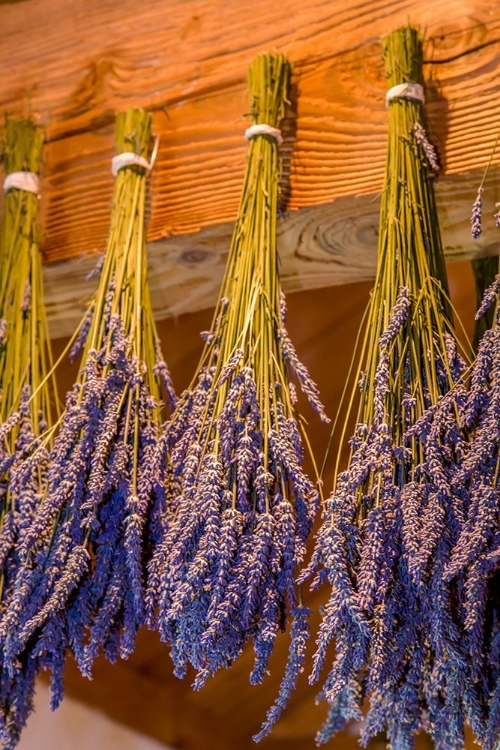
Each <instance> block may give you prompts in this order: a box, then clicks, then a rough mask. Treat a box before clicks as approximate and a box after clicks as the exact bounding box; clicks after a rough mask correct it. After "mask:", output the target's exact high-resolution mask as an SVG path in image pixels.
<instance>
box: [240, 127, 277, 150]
mask: <svg viewBox="0 0 500 750" xmlns="http://www.w3.org/2000/svg"><path fill="white" fill-rule="evenodd" d="M254 135H271V136H272V137H273V138H274V139H275V141H276V143H277V144H278V146H281V144H282V143H283V136H282V135H281V130H278V128H273V127H272V125H266V124H265V123H264V122H260V123H257V124H256V125H251V126H250V127H249V128H247V129H246V130H245V138H246V139H247V141H249V140H250V138H252V137H253V136H254Z"/></svg>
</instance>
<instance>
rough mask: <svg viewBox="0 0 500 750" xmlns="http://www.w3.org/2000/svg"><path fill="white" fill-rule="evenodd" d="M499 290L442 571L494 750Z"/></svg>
mask: <svg viewBox="0 0 500 750" xmlns="http://www.w3.org/2000/svg"><path fill="white" fill-rule="evenodd" d="M488 260H489V259H488ZM491 260H493V259H491ZM494 260H495V261H496V264H497V265H498V260H497V259H496V258H495V259H494ZM499 292H500V275H499V274H497V276H496V277H495V279H494V281H493V282H492V283H491V284H490V286H489V287H487V288H486V290H485V292H484V295H483V300H482V303H481V306H480V308H479V310H478V312H477V314H476V319H478V318H481V317H483V316H485V315H490V314H491V313H492V314H493V322H492V325H491V327H490V328H488V329H487V330H485V331H484V333H483V335H482V338H481V340H480V342H479V346H478V351H477V357H476V360H475V362H474V364H473V367H472V375H471V378H470V386H469V389H468V393H467V398H466V400H465V402H464V404H463V406H462V408H461V409H460V424H461V426H462V427H463V429H465V430H467V432H468V433H469V440H468V443H467V446H466V451H465V453H464V455H463V458H462V461H461V462H459V463H458V464H457V466H456V469H455V472H454V476H453V487H454V490H455V492H456V494H457V495H460V496H461V497H463V498H464V503H463V514H462V518H461V524H460V527H459V534H458V538H457V540H456V544H455V546H454V548H453V550H452V555H451V557H450V559H449V561H448V564H447V566H446V567H445V570H444V578H445V580H446V581H447V583H448V584H449V586H450V587H452V588H453V590H461V591H463V602H462V606H461V607H460V609H459V614H460V617H461V624H462V627H463V631H464V636H463V642H464V645H465V647H466V655H467V660H468V663H469V664H470V669H471V680H472V681H473V682H474V685H475V687H476V693H477V697H476V705H477V711H476V713H477V714H479V716H476V715H474V714H473V715H472V716H471V717H470V723H471V724H472V727H473V729H474V732H475V734H476V738H477V740H478V742H480V743H481V747H482V748H483V749H484V750H496V748H497V747H498V738H499V737H500V671H499V664H500V661H499V656H500V599H499V591H500V589H499V580H500V503H499V499H500V496H499V491H498V477H499V472H500V429H499V424H500V421H499V417H500V324H499V309H500V308H499V304H498V294H499Z"/></svg>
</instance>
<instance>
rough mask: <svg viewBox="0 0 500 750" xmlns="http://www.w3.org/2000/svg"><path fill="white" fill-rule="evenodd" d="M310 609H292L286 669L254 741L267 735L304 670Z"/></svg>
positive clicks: (258, 740) (301, 607)
mask: <svg viewBox="0 0 500 750" xmlns="http://www.w3.org/2000/svg"><path fill="white" fill-rule="evenodd" d="M310 614H311V610H310V609H308V608H307V607H303V606H300V607H297V608H296V609H294V610H292V617H293V620H292V628H291V633H290V651H289V657H288V662H287V666H286V671H285V674H284V676H283V680H282V682H281V685H280V690H279V694H278V697H277V699H276V701H275V703H274V705H273V706H272V707H271V708H270V709H269V711H268V712H267V718H266V721H265V722H264V723H263V725H262V728H261V730H260V732H259V733H258V734H256V735H255V736H254V738H253V739H254V742H260V740H262V739H264V737H267V735H268V734H269V733H270V731H271V729H272V728H273V726H274V724H275V723H276V722H277V721H278V719H279V718H280V716H281V713H282V712H283V711H284V709H285V708H286V706H287V704H288V701H289V699H290V695H291V694H292V692H293V691H294V689H295V686H296V684H297V679H298V677H299V675H300V674H301V672H303V671H304V665H305V655H306V646H307V641H308V638H309V616H310Z"/></svg>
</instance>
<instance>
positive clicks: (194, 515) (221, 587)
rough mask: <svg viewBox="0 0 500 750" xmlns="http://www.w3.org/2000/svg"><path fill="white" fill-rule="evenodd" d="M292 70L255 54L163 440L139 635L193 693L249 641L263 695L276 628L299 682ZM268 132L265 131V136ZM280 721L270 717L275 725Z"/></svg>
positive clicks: (311, 498) (308, 511) (300, 527)
mask: <svg viewBox="0 0 500 750" xmlns="http://www.w3.org/2000/svg"><path fill="white" fill-rule="evenodd" d="M289 77H290V65H289V63H288V62H287V60H286V58H285V57H283V56H282V55H269V54H263V55H260V56H259V57H257V58H256V59H255V61H254V62H253V63H252V65H251V67H250V72H249V93H250V103H251V119H252V124H254V125H258V124H261V125H262V124H264V125H267V126H268V128H267V131H268V132H263V133H262V132H258V131H257V132H255V131H252V132H253V134H252V133H248V135H249V136H250V138H249V147H248V157H247V164H246V173H245V179H244V184H243V192H242V197H241V202H240V207H239V211H238V219H237V221H236V226H235V230H234V234H233V239H232V244H231V248H230V252H229V258H228V263H227V268H226V272H225V277H224V280H223V283H222V288H221V292H220V296H219V301H218V304H217V307H216V310H215V315H214V322H213V327H212V330H211V331H210V332H208V333H205V334H203V336H204V338H205V341H206V344H205V347H204V351H203V354H202V357H201V361H200V363H199V366H198V370H197V374H196V376H195V378H194V380H193V382H192V384H191V386H190V387H189V389H188V390H187V391H185V392H184V393H183V394H182V396H181V398H180V401H179V404H178V406H177V409H176V411H175V413H174V414H173V417H172V419H171V421H170V423H169V424H168V426H167V429H166V431H165V433H164V438H163V439H164V442H165V447H166V451H167V453H168V462H169V466H170V471H171V473H172V476H173V482H174V486H175V487H176V491H175V492H174V493H173V495H174V497H175V502H174V503H173V505H172V506H171V508H170V521H169V523H168V524H166V527H165V533H164V535H163V537H162V538H161V539H160V541H159V543H158V544H157V547H156V550H155V553H154V555H153V558H152V560H151V563H150V565H149V584H148V610H149V624H150V626H151V627H156V628H158V630H159V632H160V634H161V638H162V639H163V640H165V641H167V642H169V643H170V644H171V655H172V659H173V662H174V667H175V670H174V671H175V674H176V675H177V676H179V677H181V676H183V675H184V674H185V672H186V668H187V665H188V664H189V663H190V664H192V665H193V666H194V668H195V669H196V670H197V671H198V673H197V677H196V680H195V683H194V686H195V687H196V688H199V687H201V686H202V685H203V684H204V683H205V681H206V680H207V679H208V678H209V677H210V675H212V674H214V673H215V672H216V671H217V670H218V669H219V668H220V667H227V666H229V665H230V664H231V663H232V662H233V660H234V659H235V658H236V657H237V656H238V655H239V654H240V652H241V651H242V649H243V647H244V645H245V643H246V642H247V641H248V640H249V639H250V638H253V642H254V648H255V653H256V658H255V665H254V669H253V671H252V674H251V677H250V680H251V682H252V683H257V682H260V681H261V680H262V679H263V677H264V674H265V671H266V666H267V662H268V659H269V656H270V654H271V652H272V649H273V644H274V640H275V637H276V634H277V632H278V630H279V629H280V628H284V627H285V624H286V622H287V620H288V619H289V618H290V617H291V618H292V619H293V620H294V625H293V626H292V637H293V644H292V646H291V649H292V652H293V653H294V656H295V658H294V662H293V665H292V668H291V669H290V670H289V671H288V673H287V675H286V678H285V681H284V686H283V689H282V698H283V696H285V694H287V690H289V689H291V685H292V683H293V682H294V680H295V677H296V675H297V674H298V672H300V670H301V668H302V659H303V645H304V643H305V640H306V639H305V637H304V633H305V632H306V631H307V614H308V610H307V608H306V607H304V606H303V605H302V603H301V601H300V598H298V596H297V591H296V586H295V581H294V573H295V571H296V569H297V566H298V565H300V563H301V561H302V558H303V555H304V551H305V543H306V539H307V537H308V534H309V532H310V529H311V525H312V522H313V518H314V515H315V512H316V508H317V504H318V490H317V487H316V486H315V484H314V483H313V482H312V481H311V480H310V479H309V478H308V477H307V476H306V474H305V473H304V470H303V467H302V461H303V446H302V441H303V439H304V436H305V433H304V430H303V421H302V420H301V419H300V417H299V416H298V413H297V411H296V406H295V399H296V393H295V389H294V387H293V385H292V384H291V382H290V376H291V374H292V373H294V375H295V376H296V377H297V379H298V382H299V383H300V385H301V387H302V389H303V390H304V392H305V393H306V394H307V396H308V397H309V400H310V402H311V404H312V405H313V407H314V408H315V409H316V410H317V411H318V412H319V414H320V417H321V418H322V419H325V420H326V417H325V415H324V412H323V407H322V405H321V403H320V401H319V398H318V391H317V387H316V386H315V384H314V383H313V382H312V381H311V379H310V377H309V375H308V372H307V370H306V368H305V367H304V366H303V365H302V364H301V363H300V362H299V360H298V358H297V354H296V352H295V349H294V347H293V345H292V342H291V341H290V338H289V336H288V334H287V332H286V329H285V321H284V316H285V300H284V297H283V295H282V293H281V290H280V281H279V274H278V256H277V250H276V226H277V211H278V178H279V169H278V163H279V162H278V146H277V143H276V139H275V137H274V136H273V132H274V131H272V130H271V133H269V129H270V128H277V127H278V124H279V121H280V118H281V117H282V113H283V108H284V104H285V98H286V92H287V86H288V82H289ZM264 130H265V129H264ZM279 710H280V708H279V707H278V708H277V709H276V711H278V712H279Z"/></svg>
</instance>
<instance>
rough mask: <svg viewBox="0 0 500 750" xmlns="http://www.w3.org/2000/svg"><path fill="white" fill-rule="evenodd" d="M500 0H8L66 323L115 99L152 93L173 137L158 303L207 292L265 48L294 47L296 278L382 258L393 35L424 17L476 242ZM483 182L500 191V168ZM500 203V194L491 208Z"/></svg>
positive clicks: (105, 207)
mask: <svg viewBox="0 0 500 750" xmlns="http://www.w3.org/2000/svg"><path fill="white" fill-rule="evenodd" d="M499 11H500V4H499V3H491V2H487V0H447V1H446V2H442V3H436V2H432V1H431V0H398V2H394V1H393V2H388V0H371V1H370V2H366V0H337V1H336V2H334V3H332V2H329V0H315V2H312V3H303V2H300V1H299V0H285V1H284V2H282V3H271V2H270V0H253V2H250V0H238V1H236V0H233V1H229V2H228V1H227V0H226V1H225V2H223V1H222V0H210V2H209V1H208V0H184V1H183V2H182V3H181V2H175V3H174V2H170V3H165V2H164V0H145V1H144V2H141V3H140V4H138V3H137V2H136V0H134V1H132V0H123V1H122V2H120V3H116V2H115V0H86V2H85V4H84V5H82V4H81V3H80V2H79V0H44V1H43V2H41V0H21V1H18V2H16V3H7V4H0V39H1V42H2V43H1V44H0V69H1V70H3V71H4V75H3V76H2V80H1V82H0V113H2V114H5V113H9V114H12V115H16V114H26V113H28V112H31V113H32V114H33V115H34V116H36V117H37V118H38V119H39V120H40V121H41V122H43V123H45V125H46V128H47V138H48V143H47V146H46V154H45V167H44V179H43V217H42V220H43V228H44V252H45V257H46V260H47V261H61V260H63V259H68V258H75V261H74V263H72V264H70V265H69V264H68V265H67V264H63V265H61V266H60V267H57V266H52V265H50V266H48V268H47V280H48V287H49V291H48V301H49V306H50V314H51V319H52V323H53V331H54V335H64V334H66V333H68V332H69V331H70V329H71V327H73V326H74V325H75V324H76V322H77V320H78V318H79V316H80V312H81V309H82V304H81V302H82V297H85V291H84V288H82V284H81V276H82V274H83V272H84V269H85V268H87V266H88V264H89V263H91V262H92V260H91V259H90V260H88V259H87V260H85V259H84V261H83V262H80V257H81V256H82V255H84V256H85V255H86V254H90V255H92V254H93V253H95V252H96V251H99V250H102V249H103V247H104V245H105V241H106V231H107V225H108V217H109V200H110V197H111V192H112V177H111V174H110V160H111V157H112V156H113V120H114V113H115V111H116V110H117V109H123V108H124V107H126V106H129V105H142V106H145V107H149V108H150V109H152V111H153V113H154V128H155V131H156V132H157V133H158V134H159V135H160V139H161V140H160V149H159V154H158V158H157V162H156V164H155V168H154V172H153V177H152V181H151V220H150V225H149V240H150V241H151V243H154V244H153V245H152V247H151V252H150V258H151V266H152V284H153V287H154V298H155V307H156V309H157V312H158V314H159V315H165V314H167V313H170V314H179V313H181V312H184V311H187V310H194V309H198V308H200V307H202V306H205V305H208V304H212V303H213V302H214V300H215V297H216V294H217V286H218V282H219V279H220V273H221V264H222V263H223V259H224V253H225V252H226V251H227V247H228V244H229V237H230V233H231V224H232V222H233V221H234V218H235V215H236V211H237V206H238V200H239V191H240V187H241V182H242V177H243V170H244V162H245V141H244V138H243V130H244V128H245V119H244V114H245V112H246V111H247V109H248V103H247V98H246V91H245V87H246V84H245V77H246V71H247V67H248V65H249V63H250V62H251V60H252V58H253V57H254V55H255V54H257V53H258V52H260V51H262V50H269V49H276V50H279V51H283V52H286V53H287V54H288V55H289V57H290V59H291V60H292V62H293V63H294V91H293V101H294V103H295V112H293V113H291V116H290V117H289V118H288V119H287V121H286V122H285V125H284V132H285V136H286V138H285V144H284V151H283V153H284V174H285V180H286V182H287V195H288V198H289V200H288V206H289V209H290V213H289V214H288V218H287V219H286V221H285V222H284V224H283V227H282V230H281V243H280V248H281V252H282V264H283V274H284V285H285V288H287V289H289V290H293V289H299V288H307V287H314V286H319V285H323V286H324V285H330V284H339V283H345V282H347V281H352V280H355V279H361V278H368V277H370V275H372V274H373V264H374V260H373V259H374V248H375V233H376V227H377V224H378V218H377V213H378V203H377V200H376V198H377V194H378V192H379V191H380V189H381V184H382V177H383V169H384V159H385V139H386V120H387V116H386V110H385V106H384V92H385V88H386V84H385V76H384V66H383V60H382V45H381V39H382V37H383V36H384V35H385V34H386V33H388V32H390V31H391V30H392V29H394V28H395V27H396V26H398V25H400V24H404V23H407V22H408V20H411V22H412V23H414V24H418V25H420V26H421V27H422V28H423V29H424V30H425V36H426V42H425V59H426V62H425V76H426V82H427V85H426V93H427V100H428V108H427V109H428V116H429V131H430V134H431V137H432V138H433V140H434V142H435V143H436V144H437V145H438V147H439V150H440V153H441V157H442V160H443V166H444V170H443V172H444V177H443V178H442V179H441V182H440V184H439V187H438V190H439V200H440V207H441V215H442V224H443V234H444V241H445V245H446V248H447V252H448V254H449V256H450V257H454V258H456V257H464V256H465V255H468V254H470V253H474V252H478V251H480V252H493V251H494V247H495V244H496V238H495V235H494V231H492V232H490V233H488V236H485V237H484V238H483V239H482V241H481V242H480V243H478V244H477V245H475V246H473V245H472V243H471V241H470V239H469V235H468V218H469V207H470V204H471V202H472V200H473V199H474V195H475V191H476V189H477V185H478V182H479V181H480V179H481V175H482V170H483V168H484V165H485V164H486V162H487V161H488V158H489V156H490V154H491V151H492V147H493V143H494V141H495V137H496V133H497V130H498V128H499V125H500V97H498V95H497V89H498V80H499V79H500V12H499ZM496 163H497V159H496V158H495V160H494V168H493V169H492V170H491V172H490V180H489V185H488V191H487V193H486V195H485V204H486V208H487V210H488V211H489V209H490V208H492V207H493V204H494V202H495V201H496V200H497V198H498V197H500V190H499V188H498V187H497V186H496V185H495V182H496V181H497V177H498V168H497V166H495V165H496ZM489 213H490V214H491V211H489Z"/></svg>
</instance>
